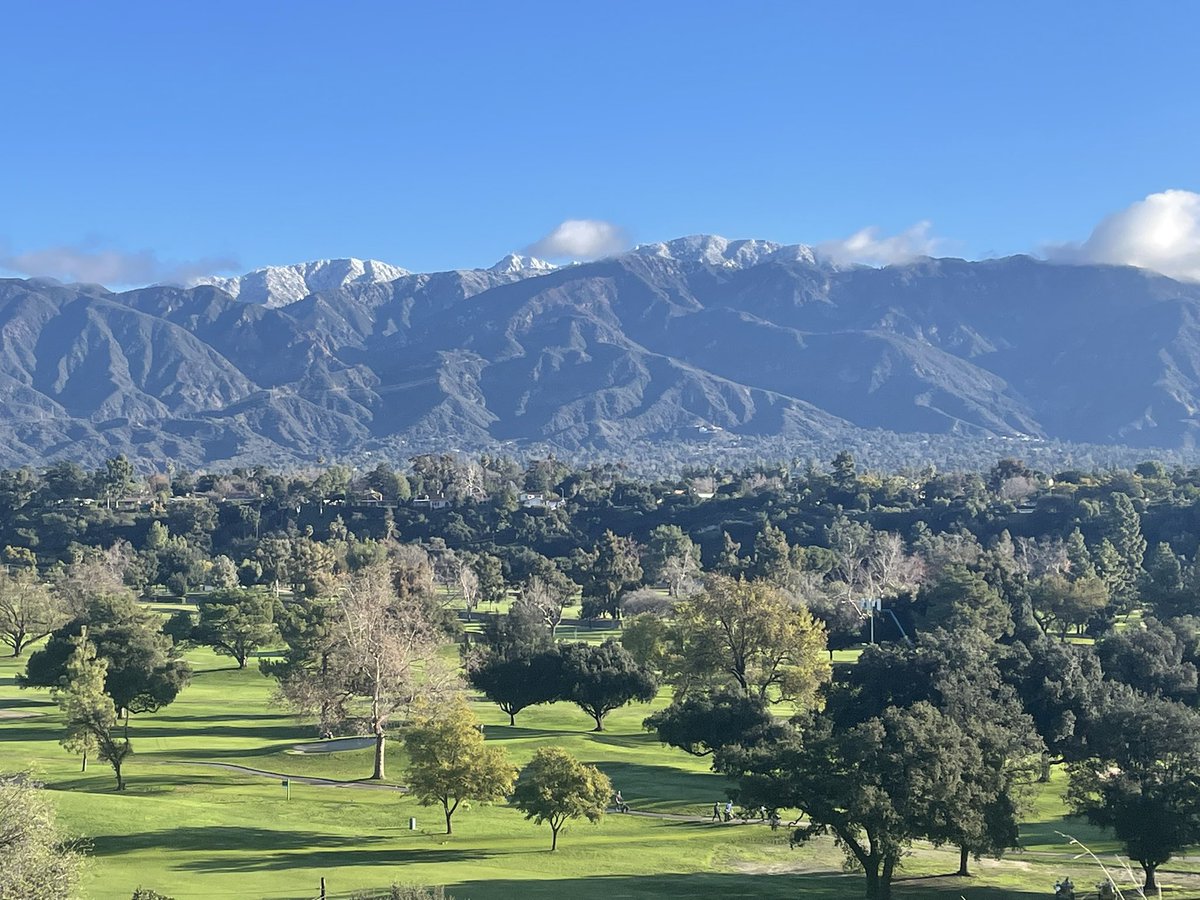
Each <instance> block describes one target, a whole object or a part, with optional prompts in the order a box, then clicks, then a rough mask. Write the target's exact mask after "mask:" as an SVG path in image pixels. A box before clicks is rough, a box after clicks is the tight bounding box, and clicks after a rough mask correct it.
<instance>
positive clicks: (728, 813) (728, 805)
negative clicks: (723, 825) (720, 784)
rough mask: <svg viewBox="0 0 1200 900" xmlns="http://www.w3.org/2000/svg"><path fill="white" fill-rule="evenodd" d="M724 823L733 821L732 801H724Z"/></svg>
mask: <svg viewBox="0 0 1200 900" xmlns="http://www.w3.org/2000/svg"><path fill="white" fill-rule="evenodd" d="M725 821H726V822H732V821H733V801H732V800H726V801H725Z"/></svg>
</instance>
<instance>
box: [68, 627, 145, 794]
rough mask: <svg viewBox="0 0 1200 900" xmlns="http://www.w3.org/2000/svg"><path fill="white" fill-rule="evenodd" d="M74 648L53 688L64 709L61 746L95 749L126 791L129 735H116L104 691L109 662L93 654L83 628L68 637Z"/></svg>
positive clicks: (113, 712)
mask: <svg viewBox="0 0 1200 900" xmlns="http://www.w3.org/2000/svg"><path fill="white" fill-rule="evenodd" d="M71 644H72V646H73V648H74V649H73V651H72V653H71V655H70V657H69V658H68V659H67V665H66V674H65V675H64V677H63V681H62V685H61V686H60V687H58V688H56V689H55V690H54V700H55V702H57V703H58V705H59V707H60V708H61V709H62V711H63V718H64V720H65V722H66V726H67V733H66V734H65V735H64V736H63V738H62V741H61V743H62V745H63V746H64V747H66V748H67V749H68V750H70V751H72V752H74V753H79V754H81V755H83V757H84V766H85V767H86V766H87V754H88V752H89V751H95V752H96V753H97V754H98V755H99V757H100V759H102V760H104V761H105V762H107V763H108V764H109V765H111V766H112V767H113V773H114V774H115V775H116V778H117V790H118V791H123V790H125V779H124V777H123V775H122V772H121V766H122V765H123V764H124V762H125V759H126V757H128V756H129V754H130V753H132V752H133V748H132V746H131V745H130V743H129V738H128V737H122V738H118V737H117V736H116V730H117V709H116V707H115V706H114V705H113V701H112V698H111V697H109V696H108V694H107V693H106V692H105V687H104V683H105V676H106V675H107V674H108V663H107V662H106V661H105V660H103V659H98V658H97V656H96V647H95V645H93V644H92V642H91V641H90V640H89V639H88V634H87V629H86V628H84V629H83V631H81V632H80V633H79V634H78V635H76V636H75V637H73V638H72V639H71Z"/></svg>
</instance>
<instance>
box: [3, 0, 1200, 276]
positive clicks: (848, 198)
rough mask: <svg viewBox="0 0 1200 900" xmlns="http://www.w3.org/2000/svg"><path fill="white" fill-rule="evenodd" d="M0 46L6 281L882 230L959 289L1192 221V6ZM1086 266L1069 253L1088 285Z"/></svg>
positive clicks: (976, 7)
mask: <svg viewBox="0 0 1200 900" xmlns="http://www.w3.org/2000/svg"><path fill="white" fill-rule="evenodd" d="M0 16H2V17H3V18H2V19H0V22H2V23H3V30H4V32H5V33H6V35H7V36H8V40H6V41H5V45H6V46H5V53H4V54H3V57H2V58H0V75H2V76H3V82H2V83H3V84H4V85H5V86H6V88H7V89H6V90H5V103H4V105H3V112H2V115H3V122H4V132H5V136H4V138H3V140H0V266H2V267H4V268H6V269H8V270H10V271H20V272H21V273H22V274H55V275H60V276H61V275H62V274H63V272H62V271H50V270H52V269H54V268H55V267H56V266H58V267H60V268H61V267H62V266H64V265H66V264H65V263H63V262H62V261H63V259H64V258H65V259H68V260H69V259H70V257H71V254H76V255H77V256H79V257H81V258H84V259H85V260H86V259H87V258H88V256H89V254H90V255H91V256H92V257H95V258H103V259H107V260H108V261H109V262H110V263H111V266H110V268H108V269H105V270H104V271H105V272H106V273H109V274H108V276H107V280H108V281H110V282H114V281H119V280H120V279H121V278H124V279H125V280H127V281H130V282H136V281H139V280H141V281H144V280H150V279H152V278H154V277H159V276H165V275H168V274H178V273H187V272H190V271H193V270H205V269H210V268H226V269H235V270H238V271H241V270H245V269H250V268H255V267H258V266H262V265H268V264H284V263H289V262H297V261H300V260H305V259H313V258H322V257H337V256H359V257H372V258H377V259H383V260H386V261H388V262H392V263H395V264H397V265H401V266H405V267H407V268H410V269H416V270H433V269H443V268H451V267H461V266H473V265H487V264H490V263H491V262H493V261H495V260H496V259H497V258H499V257H500V256H501V255H503V254H504V253H506V252H508V251H511V250H520V249H522V248H524V247H527V246H529V245H533V244H535V243H536V242H537V241H538V240H539V239H540V238H542V237H543V236H545V235H547V234H548V233H550V232H552V231H553V230H554V229H555V227H556V226H558V225H559V223H560V222H562V221H563V220H568V219H587V220H597V221H599V222H605V223H612V224H613V225H614V226H615V227H616V228H619V229H620V231H621V234H623V235H624V236H626V237H627V239H628V240H631V241H634V242H645V241H657V240H664V239H668V238H672V237H677V236H680V235H685V234H692V233H697V232H714V233H718V234H723V235H726V236H729V237H764V238H770V239H774V240H779V241H784V242H804V243H818V242H822V241H833V240H837V239H844V238H846V237H847V236H849V235H852V234H854V233H856V232H859V231H860V229H864V228H867V227H874V228H876V229H878V231H877V232H870V233H868V234H867V235H866V237H865V238H864V240H865V246H866V248H867V251H870V250H871V247H872V246H874V245H872V244H871V242H872V241H877V240H878V239H882V238H887V237H888V236H895V235H901V237H900V238H899V240H900V242H901V243H902V244H905V243H906V242H907V243H909V244H911V243H913V242H915V243H916V245H917V246H918V248H919V249H931V248H932V249H934V250H935V251H936V252H938V253H940V254H950V255H963V256H968V257H972V258H975V257H983V256H992V255H1004V254H1009V253H1016V252H1027V251H1031V250H1038V249H1039V248H1044V247H1046V246H1047V245H1049V244H1056V243H1068V242H1084V241H1086V239H1087V238H1088V236H1089V234H1091V232H1092V230H1093V228H1095V227H1096V226H1097V224H1098V223H1100V222H1101V221H1102V220H1103V219H1104V218H1105V217H1106V216H1109V215H1111V214H1114V213H1118V212H1119V211H1121V210H1125V209H1127V208H1129V207H1130V204H1134V203H1135V202H1137V201H1140V200H1142V199H1143V198H1145V197H1147V196H1148V195H1151V194H1156V193H1158V192H1162V191H1165V190H1168V189H1176V190H1177V191H1195V190H1200V175H1198V169H1197V164H1198V161H1200V117H1198V116H1197V99H1196V85H1197V84H1200V62H1198V59H1200V57H1198V56H1197V54H1196V52H1195V41H1194V38H1195V35H1196V33H1197V29H1198V26H1200V6H1196V5H1194V4H1185V3H1146V4H1130V3H1121V4H1117V3H1105V2H1088V3H1036V4H1034V3H1029V4H1023V3H988V4H985V3H962V2H959V3H920V2H917V3H905V4H899V3H869V4H868V3H836V4H835V3H801V2H793V3H783V2H779V3H743V4H732V3H715V2H697V0H693V2H686V3H684V2H678V3H675V2H662V3H645V2H642V3H633V2H605V3H582V2H578V3H576V2H572V3H562V2H559V3H484V2H476V3H467V2H444V3H432V4H414V3H403V4H401V3H353V2H348V3H338V4H331V3H308V2H292V3H283V2H277V3H268V2H251V3H247V2H238V3H225V2H213V0H206V2H203V3H187V4H184V3H163V2H156V3H132V2H117V3H112V4H99V3H91V2H88V3H84V2H76V3H57V2H49V0H48V2H43V3H28V4H8V5H6V6H5V7H4V8H3V10H2V11H0ZM1171 196H1173V197H1174V198H1175V200H1174V201H1172V202H1170V203H1168V204H1167V206H1168V207H1169V209H1168V210H1167V213H1164V215H1168V214H1169V216H1168V217H1169V218H1171V220H1172V221H1173V222H1175V226H1177V227H1179V228H1182V229H1183V231H1182V232H1181V233H1180V234H1176V235H1174V236H1173V237H1172V241H1173V244H1172V246H1175V244H1180V241H1182V242H1183V243H1182V244H1180V247H1182V250H1181V251H1180V252H1184V251H1186V252H1192V251H1195V250H1196V247H1194V246H1192V244H1190V243H1188V241H1190V240H1191V237H1189V235H1191V234H1192V232H1191V231H1188V229H1189V228H1192V229H1193V230H1195V229H1194V226H1195V224H1196V223H1195V218H1196V216H1195V214H1194V210H1192V205H1191V199H1190V198H1192V197H1193V196H1194V195H1192V194H1177V195H1171ZM1180 198H1182V200H1181V199H1180ZM1180 216H1182V217H1183V218H1182V220H1180ZM1189 216H1191V218H1190V219H1189V218H1188V217H1189ZM1133 218H1134V219H1138V216H1136V215H1135V216H1133ZM1143 218H1144V217H1143ZM1176 220H1179V221H1176ZM1122 221H1125V220H1122ZM1138 221H1141V220H1140V219H1138ZM1150 221H1151V223H1152V224H1153V223H1155V222H1158V223H1161V217H1160V218H1154V217H1153V216H1152V217H1151V218H1150ZM921 222H928V223H930V224H929V225H928V226H925V228H924V230H921V229H920V228H918V229H917V230H916V231H910V230H909V229H912V228H913V226H915V225H917V224H918V223H921ZM1181 222H1182V224H1181ZM1126 224H1128V223H1126ZM1144 225H1145V223H1144V222H1142V225H1139V226H1138V227H1143V226H1144ZM1198 233H1200V232H1198ZM905 235H907V237H905ZM1128 237H1129V235H1128V234H1127V233H1126V232H1124V231H1122V232H1121V233H1120V234H1119V235H1118V238H1120V239H1122V240H1124V239H1127V238H1128ZM935 238H936V241H934V240H933V239H935ZM860 243H861V242H860ZM1117 245H1118V246H1123V245H1121V244H1120V240H1117ZM542 246H543V247H544V246H545V244H543V245H542ZM1088 246H1089V245H1087V244H1078V243H1077V244H1074V245H1070V246H1069V247H1068V249H1067V250H1064V251H1063V252H1064V253H1065V254H1067V255H1069V254H1070V253H1076V254H1077V255H1080V258H1102V257H1101V256H1100V255H1099V254H1100V251H1099V250H1088V249H1087V248H1088ZM1080 247H1082V248H1083V249H1082V250H1081V249H1080ZM568 249H569V248H568ZM587 249H588V248H586V247H583V248H581V253H579V254H576V255H584V254H583V253H582V251H585V250H587ZM1176 249H1177V250H1178V249H1179V248H1178V247H1177V248H1176ZM1106 252H1107V251H1106ZM1113 252H1116V251H1113ZM1172 252H1173V253H1174V252H1175V251H1172ZM1089 254H1090V256H1089ZM888 259H889V257H888V253H887V251H883V252H882V255H879V254H877V258H876V259H875V260H872V259H871V258H870V252H868V253H867V261H888ZM38 268H40V269H44V270H46V271H44V272H37V273H35V272H32V271H29V270H31V269H38ZM68 268H69V267H68ZM68 274H69V273H68Z"/></svg>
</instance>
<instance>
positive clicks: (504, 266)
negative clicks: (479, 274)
mask: <svg viewBox="0 0 1200 900" xmlns="http://www.w3.org/2000/svg"><path fill="white" fill-rule="evenodd" d="M557 268H558V266H556V265H554V263H548V262H546V261H545V260H544V259H538V258H537V257H536V256H521V255H520V254H518V253H510V254H508V256H506V257H504V258H503V259H501V260H500V261H499V262H497V263H496V264H495V265H494V266H491V267H490V268H489V269H488V271H489V272H495V273H496V274H498V275H516V274H518V273H521V272H525V273H533V272H550V271H553V270H554V269H557Z"/></svg>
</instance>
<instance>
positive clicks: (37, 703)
mask: <svg viewBox="0 0 1200 900" xmlns="http://www.w3.org/2000/svg"><path fill="white" fill-rule="evenodd" d="M34 707H44V708H50V709H57V708H58V704H57V703H55V702H54V701H53V700H39V699H38V695H37V694H33V695H29V694H23V695H21V696H20V697H5V698H3V699H0V709H25V708H34Z"/></svg>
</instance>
